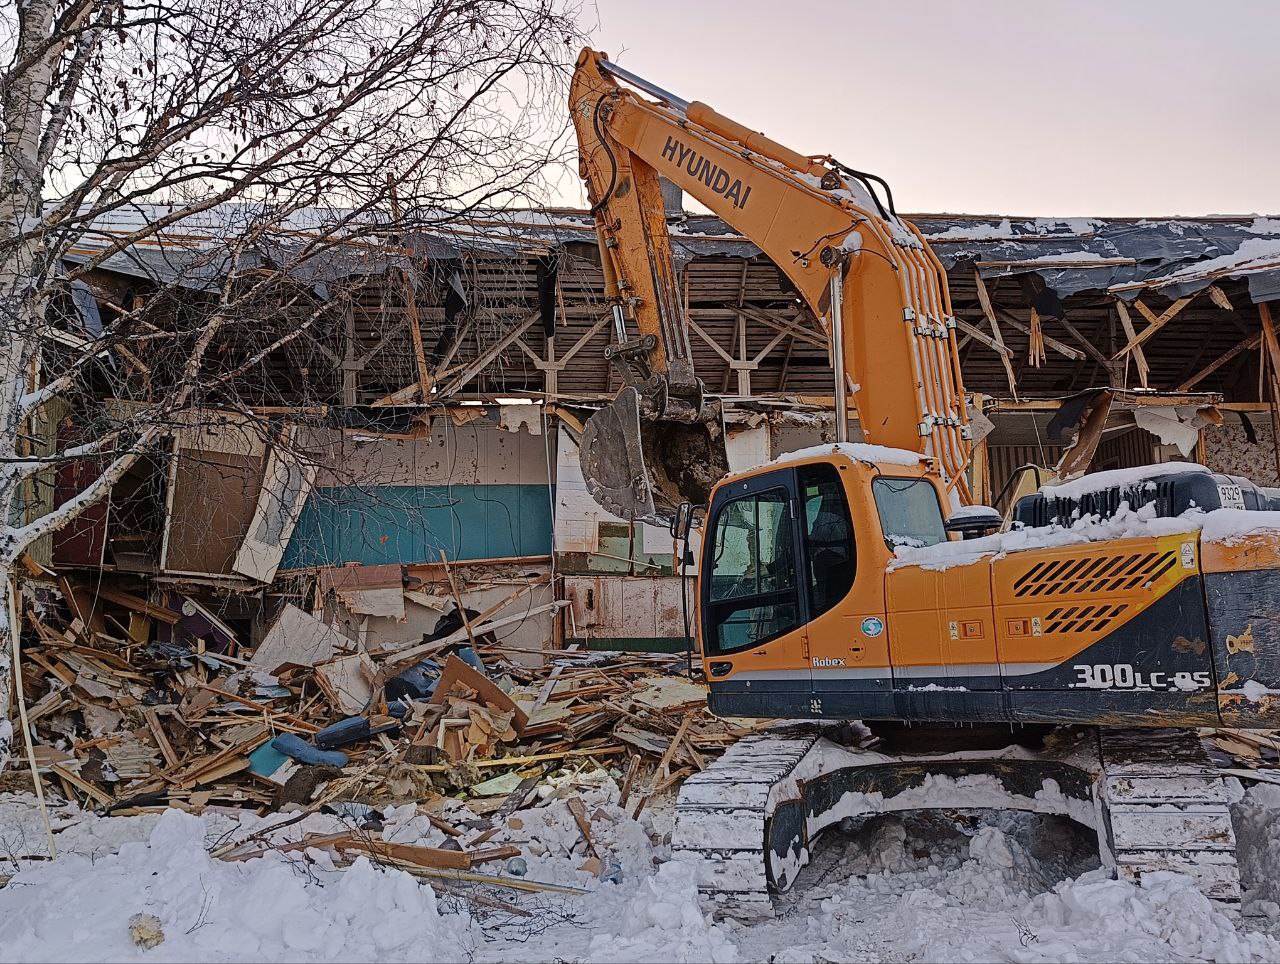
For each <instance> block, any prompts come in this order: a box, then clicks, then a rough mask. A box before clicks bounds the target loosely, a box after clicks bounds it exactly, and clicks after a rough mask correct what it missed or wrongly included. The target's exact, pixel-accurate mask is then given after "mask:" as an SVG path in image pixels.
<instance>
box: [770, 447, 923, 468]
mask: <svg viewBox="0 0 1280 964" xmlns="http://www.w3.org/2000/svg"><path fill="white" fill-rule="evenodd" d="M824 455H843V456H845V457H846V458H850V459H852V460H853V461H855V462H879V463H881V464H882V465H912V466H915V465H919V464H920V463H921V462H923V461H924V460H925V459H926V458H928V456H925V455H921V454H920V453H919V452H908V451H907V450H906V449H894V448H889V447H888V446H887V445H871V444H869V443H867V442H828V443H826V444H824V445H811V446H809V447H808V448H803V449H797V450H796V451H794V452H786V453H784V454H782V455H779V456H778V457H777V458H776V459H774V460H773V461H774V463H775V464H778V463H782V462H796V461H799V460H800V459H812V458H820V457H822V456H824Z"/></svg>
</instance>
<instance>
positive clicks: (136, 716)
mask: <svg viewBox="0 0 1280 964" xmlns="http://www.w3.org/2000/svg"><path fill="white" fill-rule="evenodd" d="M59 588H60V591H56V592H55V591H52V590H51V591H48V592H44V593H29V594H28V595H26V596H25V597H24V598H23V600H22V603H23V606H22V609H23V612H22V617H23V620H24V629H25V630H26V631H25V632H24V645H23V648H22V662H21V668H22V673H23V682H24V690H25V696H26V699H27V704H28V719H29V721H30V725H31V728H32V729H33V731H34V733H35V737H36V740H35V744H36V745H35V756H36V761H37V765H38V769H39V771H40V774H41V777H42V779H43V781H44V783H45V787H46V789H47V790H52V791H54V792H55V796H57V795H61V796H62V797H64V798H65V799H66V800H68V801H71V802H74V803H76V804H78V805H79V806H80V807H82V808H84V809H85V810H92V811H95V812H98V813H101V814H136V813H147V812H158V811H160V810H163V809H165V808H167V807H177V808H180V809H184V810H188V811H191V812H195V813H200V812H202V810H203V809H204V808H206V807H216V808H226V807H234V808H241V809H243V810H247V811H254V812H256V813H257V814H259V815H267V814H270V813H273V812H278V811H286V812H301V813H303V814H309V813H314V812H316V811H317V810H321V809H322V808H324V809H327V811H328V812H330V813H332V812H334V809H333V808H335V807H339V808H340V807H348V808H350V807H356V808H361V807H364V808H371V809H375V810H376V811H377V812H382V811H385V810H386V809H387V808H393V807H396V806H403V805H405V804H413V805H415V806H416V807H417V808H418V811H419V812H420V813H422V814H423V815H424V816H425V817H426V818H427V819H428V820H429V821H430V822H432V825H433V826H434V827H436V829H437V830H438V831H439V832H440V833H441V834H442V835H443V837H442V839H441V841H440V843H441V846H421V845H417V844H412V845H411V844H405V845H398V849H396V848H394V847H392V845H384V844H382V843H378V844H376V845H375V844H371V843H369V841H368V839H366V838H364V837H362V836H359V835H352V834H347V835H343V834H338V835H331V836H332V839H326V840H324V841H321V843H322V844H324V845H326V846H330V847H332V848H334V849H339V850H345V851H357V852H358V851H361V850H362V849H363V851H364V852H369V851H370V848H371V847H376V851H377V852H376V853H371V854H370V855H371V856H376V857H378V858H379V859H384V860H387V861H390V862H395V863H399V864H408V865H418V866H424V867H436V868H449V869H451V870H466V869H469V868H470V867H472V866H474V865H475V864H477V863H483V862H485V861H490V860H497V859H510V858H513V857H517V856H519V855H520V853H521V851H520V849H519V848H518V847H512V846H509V845H508V846H504V847H496V848H495V847H486V846H485V844H486V841H487V840H488V839H489V837H490V836H491V834H489V833H487V831H489V830H492V831H493V833H497V832H498V830H500V829H502V828H504V827H506V823H505V821H506V820H507V819H509V818H510V817H511V816H512V814H514V813H515V812H516V811H517V810H519V809H521V808H522V807H525V806H527V805H528V806H532V805H534V804H536V803H537V802H538V801H539V799H545V797H546V788H547V787H548V786H551V785H553V784H555V783H556V781H564V780H566V779H568V780H570V782H576V783H578V784H581V783H582V781H583V780H586V781H587V782H588V783H590V782H591V781H592V780H596V781H597V782H598V781H599V779H606V780H608V781H611V782H612V784H613V786H614V787H615V788H616V791H617V792H615V794H614V795H613V797H612V799H613V803H614V805H616V806H618V807H620V808H624V809H625V810H626V811H627V813H628V815H635V814H638V813H639V812H640V810H641V809H642V808H643V807H644V806H645V803H646V800H647V799H648V798H649V797H650V796H651V795H653V794H657V793H661V792H663V791H664V790H666V789H667V788H670V787H672V786H674V785H675V784H676V783H678V782H679V781H680V780H681V779H682V778H683V777H684V776H686V775H688V774H691V773H693V772H695V771H697V770H699V769H701V768H703V767H705V766H706V765H707V763H708V761H709V760H710V759H712V758H714V757H715V756H716V755H718V753H719V752H720V751H721V750H722V749H724V748H725V747H727V746H728V745H729V744H731V743H732V742H734V741H735V740H736V739H738V738H739V737H740V736H741V735H743V734H744V733H745V732H747V730H746V729H744V728H743V727H741V726H735V725H731V724H728V723H726V722H724V721H722V720H717V719H715V718H714V717H712V716H711V715H710V714H709V713H708V712H707V711H706V708H705V705H706V704H705V690H704V688H703V686H702V685H701V684H698V683H694V682H691V681H690V680H689V679H688V678H687V677H686V676H685V675H682V673H683V671H684V670H685V660H684V657H683V656H668V655H652V654H635V653H617V652H595V651H592V652H587V651H578V650H576V649H574V648H570V649H568V650H553V651H548V652H546V654H545V656H546V658H545V659H544V660H541V661H540V663H539V664H538V665H528V657H527V654H523V655H522V654H519V653H515V654H513V653H511V652H508V651H507V647H504V645H503V643H502V642H501V641H500V639H499V638H498V637H497V635H496V633H495V632H494V631H493V628H494V626H495V624H496V623H497V622H499V621H498V620H493V619H491V618H490V617H489V615H488V614H487V613H477V612H475V611H473V610H469V609H465V608H459V607H457V606H454V607H453V608H450V609H447V610H446V611H445V613H444V615H442V616H441V617H440V619H439V620H438V621H437V624H436V627H435V631H434V632H432V633H430V634H428V635H427V636H426V637H425V638H422V639H421V640H413V641H412V642H406V643H403V644H397V645H394V646H393V645H387V644H385V643H384V644H383V645H381V646H377V647H369V646H366V645H365V643H364V642H363V641H362V640H361V639H359V638H352V637H351V636H349V635H347V633H346V632H345V631H344V625H345V624H344V622H343V620H341V619H337V618H331V619H328V620H327V619H326V618H325V612H326V609H325V606H324V605H323V603H322V602H319V603H318V604H317V608H316V609H315V611H311V610H308V609H306V608H303V607H302V606H300V605H296V604H295V603H294V602H284V603H283V604H282V605H281V606H279V607H278V610H277V612H276V614H275V616H274V619H273V620H272V621H271V622H270V624H269V625H268V627H267V628H266V631H265V632H264V633H262V635H261V639H260V641H258V642H257V643H256V644H249V643H247V641H245V640H244V639H243V638H241V634H239V633H237V632H236V630H235V629H233V628H232V627H231V626H229V625H228V624H227V623H225V622H223V621H222V620H220V619H219V618H218V617H217V616H216V615H215V614H214V612H212V611H211V609H210V608H209V607H207V606H205V605H202V604H201V602H199V601H198V600H197V599H195V598H192V597H190V596H187V595H184V594H182V593H180V592H176V591H161V592H153V593H152V594H151V595H149V596H148V597H147V598H143V597H142V596H139V595H133V594H130V593H127V592H124V591H122V590H120V589H117V588H110V589H108V588H103V587H98V589H97V590H96V591H93V592H90V591H89V590H87V589H85V588H83V587H80V586H77V585H75V584H72V583H70V582H68V581H67V580H66V579H60V580H59ZM317 598H318V597H317ZM330 611H332V607H330ZM23 775H24V774H21V773H18V772H11V773H10V775H9V777H8V779H9V781H10V782H12V781H13V780H15V779H17V778H18V777H20V776H23ZM593 775H594V776H593ZM26 777H27V779H28V780H29V775H26ZM14 789H17V787H16V786H15V787H14ZM540 795H541V796H540ZM462 804H465V815H466V819H467V821H468V823H469V826H466V827H458V826H454V825H453V824H452V823H450V821H449V820H448V819H446V817H445V816H443V814H445V813H446V811H448V810H450V809H451V808H456V807H457V806H459V805H462ZM574 816H575V817H577V818H580V820H581V826H582V827H584V828H586V827H587V826H588V825H589V818H588V817H587V816H586V815H585V812H582V813H578V812H575V814H574ZM490 824H492V826H490ZM583 834H584V836H587V837H588V839H589V831H588V830H586V829H584V830H583ZM314 843H315V841H309V842H308V843H307V844H306V846H312V845H313V844H314ZM388 847H392V849H387V848H388ZM393 850H394V852H393ZM247 852H249V853H251V852H252V848H250V850H249V851H247ZM237 856H242V854H241V855H237ZM599 869H600V870H601V871H602V872H604V870H605V869H606V868H605V867H604V865H603V864H602V865H601V867H600V868H599Z"/></svg>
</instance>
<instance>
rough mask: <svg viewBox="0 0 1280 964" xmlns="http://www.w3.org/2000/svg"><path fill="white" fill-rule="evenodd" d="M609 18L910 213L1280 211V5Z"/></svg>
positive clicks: (636, 50)
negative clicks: (877, 182)
mask: <svg viewBox="0 0 1280 964" xmlns="http://www.w3.org/2000/svg"><path fill="white" fill-rule="evenodd" d="M597 17H598V20H599V27H598V29H596V30H595V32H594V41H593V43H594V45H595V46H596V47H597V48H598V49H603V50H605V51H607V52H608V53H609V54H610V55H612V58H613V59H614V60H615V61H616V62H617V63H619V64H621V65H623V66H625V67H627V68H628V69H630V70H632V71H635V72H636V73H638V74H640V75H641V76H643V77H646V78H647V79H649V80H651V81H653V82H654V83H656V84H658V85H659V86H661V87H665V88H666V89H667V90H670V91H672V92H673V93H675V94H678V95H680V96H681V97H684V98H685V99H687V100H702V101H705V102H707V103H708V104H710V105H711V106H712V107H714V108H716V109H717V110H719V111H720V112H722V113H724V114H728V115H729V116H730V117H733V118H734V119H735V120H738V121H741V122H742V123H744V124H746V125H748V126H750V127H753V128H756V129H758V130H762V131H764V132H765V133H766V134H768V135H770V136H771V137H773V138H774V139H776V140H778V141H781V142H782V143H784V144H786V145H788V146H789V147H792V148H794V149H796V150H798V151H800V152H802V153H806V154H811V153H812V154H816V153H830V154H833V155H835V156H836V157H837V158H839V159H840V160H842V161H843V162H844V163H846V164H848V165H850V166H851V167H855V168H860V169H862V170H866V171H871V172H873V173H876V174H879V175H881V176H882V177H884V178H885V179H886V180H888V181H889V183H890V185H891V186H892V187H893V191H894V197H895V199H896V201H897V206H898V209H899V210H900V211H903V212H918V213H923V212H960V213H974V214H988V213H999V214H1031V215H1062V216H1075V215H1102V216H1106V215H1110V216H1122V215H1150V216H1155V215H1173V214H1182V215H1203V214H1247V213H1259V214H1276V213H1280V70H1278V69H1277V57H1278V55H1280V48H1278V47H1277V42H1278V41H1280V0H1070V2H1067V0H1061V2H1041V0H969V2H965V0H959V2H949V0H845V2H834V0H825V2H823V0H808V2H795V0H772V2H764V0H595V7H594V9H588V10H587V11H586V18H587V19H588V20H592V19H595V18H597ZM587 26H590V24H588V25H587ZM569 181H570V184H569V185H568V186H567V187H566V189H565V190H564V200H565V201H566V202H567V203H572V204H577V205H580V204H581V203H582V202H583V199H584V198H583V194H582V192H581V191H580V190H578V189H577V186H576V185H575V184H574V183H573V179H572V178H570V179H569Z"/></svg>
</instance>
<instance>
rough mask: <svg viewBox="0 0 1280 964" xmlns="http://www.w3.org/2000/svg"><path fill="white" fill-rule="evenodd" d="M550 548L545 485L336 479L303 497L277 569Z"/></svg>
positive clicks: (545, 551)
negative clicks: (347, 482)
mask: <svg viewBox="0 0 1280 964" xmlns="http://www.w3.org/2000/svg"><path fill="white" fill-rule="evenodd" d="M441 549H443V550H445V552H446V553H447V554H448V557H449V559H451V560H453V559H492V558H498V557H501V556H538V555H547V554H549V553H550V552H551V493H550V492H549V491H548V489H547V487H546V486H545V485H452V486H443V485H440V486H435V485H432V486H370V487H355V486H349V487H348V486H342V487H332V488H317V489H315V490H314V491H313V492H312V493H311V496H310V497H309V498H308V499H307V504H306V505H305V506H304V507H303V509H302V514H301V515H300V516H299V518H298V526H297V528H296V529H295V530H294V533H293V538H291V539H290V540H289V547H288V549H286V550H285V554H284V561H283V562H282V563H281V565H280V568H282V569H304V568H307V567H310V566H340V565H342V564H344V563H347V562H358V563H361V564H363V565H379V564H382V563H396V562H398V563H412V562H438V561H439V560H440V550H441Z"/></svg>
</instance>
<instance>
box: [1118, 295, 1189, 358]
mask: <svg viewBox="0 0 1280 964" xmlns="http://www.w3.org/2000/svg"><path fill="white" fill-rule="evenodd" d="M1190 303H1191V299H1190V298H1179V299H1178V300H1177V301H1175V302H1174V303H1173V304H1171V305H1170V306H1169V307H1168V308H1166V309H1165V310H1164V311H1163V312H1162V313H1161V314H1160V315H1159V317H1157V316H1156V313H1155V312H1154V311H1152V310H1151V309H1150V308H1148V307H1147V306H1146V305H1145V304H1144V303H1143V301H1142V299H1140V298H1138V299H1135V300H1134V302H1133V306H1134V307H1135V308H1137V309H1138V311H1139V312H1140V313H1141V314H1142V317H1144V318H1146V319H1147V321H1148V323H1149V324H1148V325H1147V327H1146V328H1144V329H1143V330H1142V331H1140V332H1139V333H1138V334H1137V335H1135V336H1134V337H1133V338H1131V339H1130V340H1129V343H1128V344H1127V345H1125V346H1124V347H1123V348H1121V349H1120V350H1119V351H1118V352H1116V353H1115V354H1114V355H1113V356H1112V360H1113V361H1118V360H1119V359H1120V358H1121V357H1123V356H1124V355H1126V354H1128V353H1129V352H1131V351H1133V350H1134V349H1135V348H1137V347H1138V346H1139V345H1141V344H1142V343H1143V342H1145V341H1146V340H1147V339H1148V338H1150V337H1151V336H1152V335H1154V334H1155V333H1156V332H1157V331H1159V330H1160V329H1161V328H1163V327H1164V326H1165V325H1167V324H1168V323H1169V322H1171V321H1173V319H1174V318H1176V317H1177V316H1178V312H1180V311H1181V310H1182V309H1183V308H1185V307H1186V306H1187V305H1189V304H1190Z"/></svg>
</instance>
